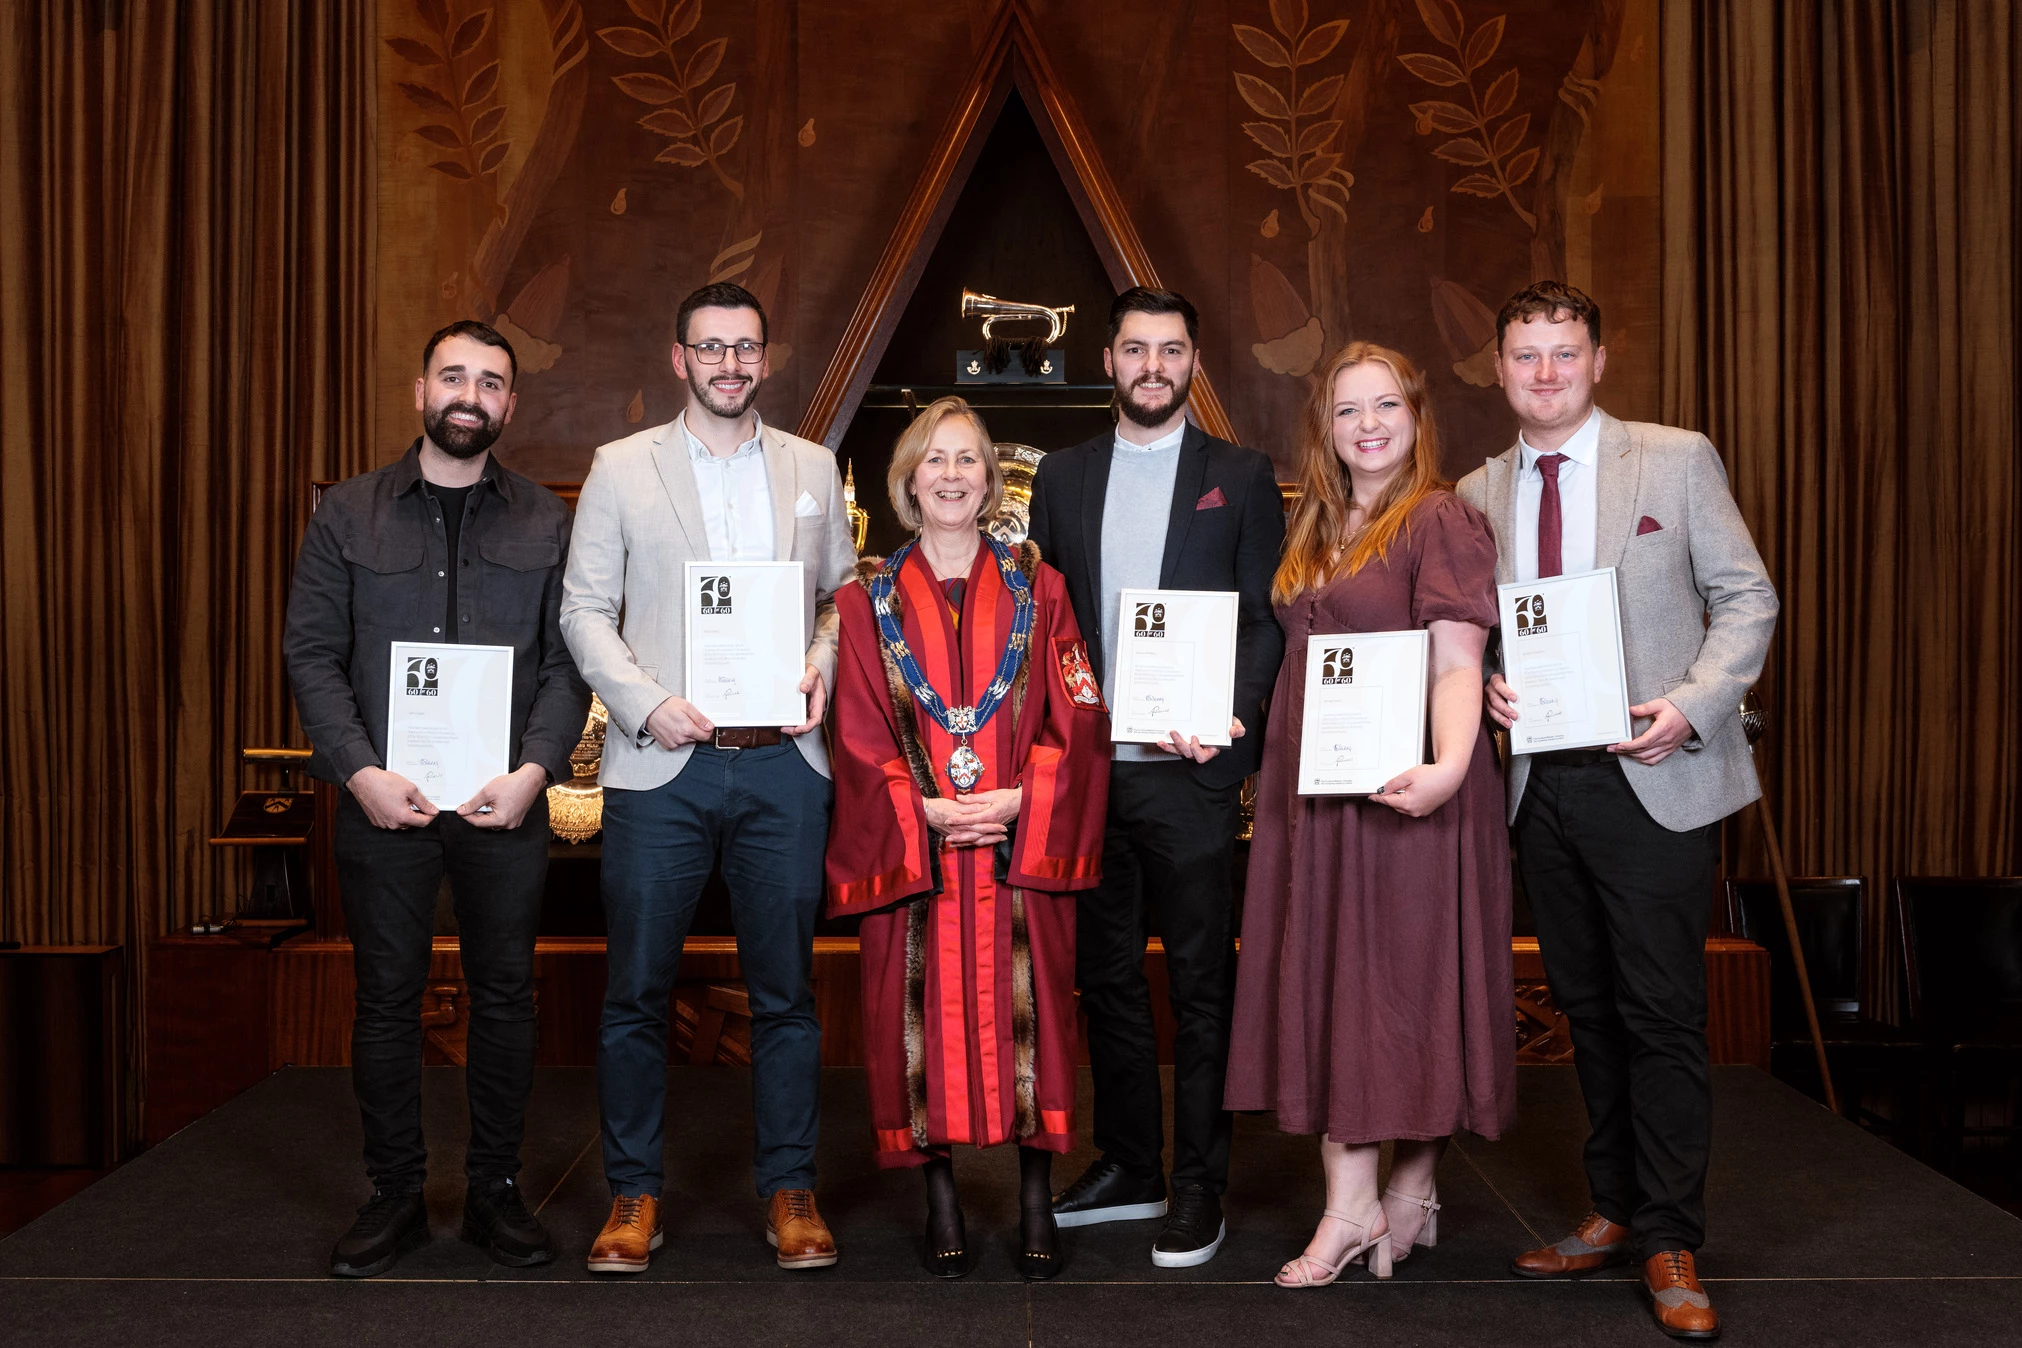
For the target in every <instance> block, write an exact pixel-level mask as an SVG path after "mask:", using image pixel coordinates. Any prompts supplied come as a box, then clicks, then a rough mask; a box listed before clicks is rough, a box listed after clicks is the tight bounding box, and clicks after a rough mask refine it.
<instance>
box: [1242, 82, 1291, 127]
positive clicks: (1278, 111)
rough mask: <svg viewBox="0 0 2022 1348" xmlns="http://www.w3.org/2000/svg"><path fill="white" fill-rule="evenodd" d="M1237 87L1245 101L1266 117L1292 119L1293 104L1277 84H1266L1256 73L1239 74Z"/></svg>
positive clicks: (1282, 119)
mask: <svg viewBox="0 0 2022 1348" xmlns="http://www.w3.org/2000/svg"><path fill="white" fill-rule="evenodd" d="M1236 89H1237V91H1238V92H1240V93H1241V94H1242V96H1243V101H1244V102H1245V103H1248V104H1249V105H1250V106H1251V107H1253V108H1255V109H1256V110H1257V111H1258V112H1260V113H1262V114H1263V115H1264V116H1266V117H1274V118H1276V119H1277V120H1279V121H1281V122H1288V121H1290V120H1292V105H1291V104H1289V103H1287V102H1286V101H1285V96H1284V94H1282V93H1280V92H1279V91H1278V89H1277V87H1276V86H1274V85H1270V84H1266V83H1264V82H1263V81H1262V80H1260V79H1258V78H1257V77H1256V76H1255V75H1241V74H1239V75H1237V76H1236Z"/></svg>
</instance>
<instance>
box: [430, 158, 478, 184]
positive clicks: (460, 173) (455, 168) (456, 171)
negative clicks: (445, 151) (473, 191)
mask: <svg viewBox="0 0 2022 1348" xmlns="http://www.w3.org/2000/svg"><path fill="white" fill-rule="evenodd" d="M429 167H430V168H432V169H434V170H435V171H436V172H437V173H446V174H448V175H449V176H450V177H452V178H455V179H456V180H457V181H458V182H469V181H470V176H471V174H470V170H469V169H467V168H465V167H464V166H463V165H461V164H459V163H457V162H456V161H455V160H453V159H438V160H436V161H435V162H434V163H433V164H430V165H429Z"/></svg>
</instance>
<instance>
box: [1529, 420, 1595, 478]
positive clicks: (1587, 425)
mask: <svg viewBox="0 0 2022 1348" xmlns="http://www.w3.org/2000/svg"><path fill="white" fill-rule="evenodd" d="M1517 447H1518V448H1519V449H1520V450H1522V451H1523V456H1524V467H1523V470H1524V471H1525V472H1526V473H1531V472H1536V471H1537V466H1538V458H1539V456H1540V455H1542V454H1545V453H1546V452H1547V451H1545V450H1542V449H1536V448H1533V447H1532V445H1531V442H1530V441H1528V440H1526V439H1524V437H1523V433H1522V432H1521V431H1519V432H1518V433H1517ZM1549 452H1551V453H1554V454H1563V455H1565V456H1566V457H1567V458H1569V459H1571V460H1572V461H1573V462H1574V463H1577V464H1583V465H1585V466H1586V467H1588V468H1592V467H1593V466H1594V462H1595V461H1596V460H1597V459H1599V458H1600V457H1601V409H1600V408H1598V407H1596V408H1595V409H1594V410H1593V411H1591V412H1589V413H1587V419H1586V420H1585V421H1583V422H1581V423H1580V429H1578V430H1576V431H1574V432H1573V434H1572V437H1571V438H1570V439H1568V440H1567V441H1566V442H1565V443H1564V444H1563V445H1560V446H1559V447H1558V448H1557V449H1556V450H1552V451H1549Z"/></svg>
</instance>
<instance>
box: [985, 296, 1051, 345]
mask: <svg viewBox="0 0 2022 1348" xmlns="http://www.w3.org/2000/svg"><path fill="white" fill-rule="evenodd" d="M1073 312H1074V306H1073V305H1071V304H1063V305H1061V306H1060V307H1059V308H1057V309H1052V308H1048V307H1047V306H1046V305H1043V304H1024V303H1021V302H1019V301H1017V300H1000V299H998V298H997V297H996V296H995V295H984V294H979V293H978V292H976V291H974V290H964V291H963V292H962V317H964V318H980V319H982V320H983V340H984V341H986V342H987V341H989V340H991V339H992V338H993V337H995V336H996V333H995V332H994V331H993V329H994V328H995V327H996V325H997V324H999V323H1004V322H1008V321H1011V320H1014V319H1036V320H1038V321H1041V322H1043V323H1045V324H1046V338H1045V340H1046V343H1047V344H1048V345H1049V346H1050V345H1051V344H1053V343H1054V342H1057V341H1059V340H1060V339H1061V337H1062V336H1064V335H1065V334H1066V332H1067V316H1068V315H1069V314H1071V313H1073Z"/></svg>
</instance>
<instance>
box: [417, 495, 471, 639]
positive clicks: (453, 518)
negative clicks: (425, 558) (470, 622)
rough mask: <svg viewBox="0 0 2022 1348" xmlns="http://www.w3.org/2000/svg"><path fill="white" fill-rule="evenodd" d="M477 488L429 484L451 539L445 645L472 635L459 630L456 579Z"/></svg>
mask: <svg viewBox="0 0 2022 1348" xmlns="http://www.w3.org/2000/svg"><path fill="white" fill-rule="evenodd" d="M475 486H476V484H475V483H473V484H472V485H471V486H469V487H444V486H440V485H438V484H437V483H434V482H431V483H429V484H428V494H429V495H431V496H433V497H434V498H435V499H436V500H437V501H438V502H439V503H440V504H441V506H442V527H443V531H444V532H445V533H446V534H447V535H448V538H449V565H448V566H447V567H446V568H445V570H447V571H448V572H449V607H448V608H447V609H445V610H444V612H443V619H442V639H443V640H444V641H462V640H464V639H465V638H466V636H467V635H468V634H467V633H464V632H462V631H460V630H459V629H460V628H461V627H462V624H461V623H459V622H457V620H456V579H457V572H459V571H460V570H462V569H463V568H462V563H461V561H460V559H459V558H458V556H457V547H458V544H459V542H460V541H461V539H462V536H463V512H464V508H465V506H466V505H467V503H468V502H469V501H470V494H471V491H472V490H473V489H474V488H475Z"/></svg>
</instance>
